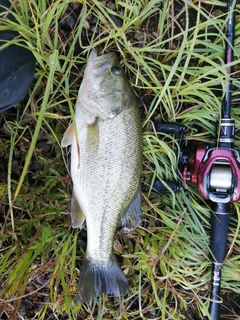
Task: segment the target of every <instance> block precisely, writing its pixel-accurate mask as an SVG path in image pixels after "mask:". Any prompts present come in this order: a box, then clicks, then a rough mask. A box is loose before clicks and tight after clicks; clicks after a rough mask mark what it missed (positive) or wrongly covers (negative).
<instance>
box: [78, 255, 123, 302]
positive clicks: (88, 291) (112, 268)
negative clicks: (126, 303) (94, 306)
mask: <svg viewBox="0 0 240 320" xmlns="http://www.w3.org/2000/svg"><path fill="white" fill-rule="evenodd" d="M127 289H128V283H127V279H126V277H125V275H124V274H123V272H122V270H121V269H120V268H119V266H118V264H117V261H116V258H115V257H113V259H111V260H109V261H95V260H91V259H88V258H86V257H85V258H84V260H83V263H82V269H81V273H80V277H79V280H78V290H77V295H76V302H77V304H83V303H87V304H89V303H90V302H91V301H92V300H93V299H95V298H97V297H98V296H99V295H100V294H101V293H107V294H110V295H113V296H115V297H119V296H122V295H124V294H125V293H126V291H127Z"/></svg>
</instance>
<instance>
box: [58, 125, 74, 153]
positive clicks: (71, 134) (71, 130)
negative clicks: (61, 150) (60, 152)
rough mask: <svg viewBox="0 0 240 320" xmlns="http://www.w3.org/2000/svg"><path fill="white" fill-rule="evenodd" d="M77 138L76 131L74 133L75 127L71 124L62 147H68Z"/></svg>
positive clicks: (63, 139) (65, 133)
mask: <svg viewBox="0 0 240 320" xmlns="http://www.w3.org/2000/svg"><path fill="white" fill-rule="evenodd" d="M74 137H75V131H74V125H73V123H71V124H70V126H69V127H68V128H67V130H66V131H65V132H64V135H63V138H62V141H61V146H62V147H68V146H70V145H71V144H72V142H73V139H74Z"/></svg>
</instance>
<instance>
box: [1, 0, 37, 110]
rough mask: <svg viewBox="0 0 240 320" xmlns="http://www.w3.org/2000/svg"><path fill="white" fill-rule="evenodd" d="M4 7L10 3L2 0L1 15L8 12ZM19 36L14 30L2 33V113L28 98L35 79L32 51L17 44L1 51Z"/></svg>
mask: <svg viewBox="0 0 240 320" xmlns="http://www.w3.org/2000/svg"><path fill="white" fill-rule="evenodd" d="M3 6H4V7H8V8H9V7H10V2H9V1H8V0H0V13H1V12H4V11H6V10H5V9H4V8H3ZM8 18H9V19H11V20H15V19H14V17H13V15H8ZM0 19H2V16H1V17H0ZM17 36H18V33H17V32H15V31H12V30H4V31H0V112H3V111H5V110H7V109H9V108H11V107H12V106H14V105H15V104H17V103H18V102H20V101H21V100H22V99H23V98H24V97H25V96H26V94H27V92H28V90H29V87H30V85H31V83H32V81H33V77H34V72H35V58H34V56H33V54H32V53H31V51H29V50H28V49H26V48H23V47H21V46H20V45H15V44H11V45H9V46H7V47H6V48H4V49H3V50H1V46H2V45H4V44H6V41H12V40H13V39H14V38H15V37H17Z"/></svg>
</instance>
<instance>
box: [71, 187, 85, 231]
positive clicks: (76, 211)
mask: <svg viewBox="0 0 240 320" xmlns="http://www.w3.org/2000/svg"><path fill="white" fill-rule="evenodd" d="M70 215H71V222H72V227H73V228H81V226H82V224H83V223H84V221H85V214H84V213H83V211H82V209H81V207H80V205H79V203H78V201H77V199H76V198H75V196H74V193H73V194H72V199H71V211H70Z"/></svg>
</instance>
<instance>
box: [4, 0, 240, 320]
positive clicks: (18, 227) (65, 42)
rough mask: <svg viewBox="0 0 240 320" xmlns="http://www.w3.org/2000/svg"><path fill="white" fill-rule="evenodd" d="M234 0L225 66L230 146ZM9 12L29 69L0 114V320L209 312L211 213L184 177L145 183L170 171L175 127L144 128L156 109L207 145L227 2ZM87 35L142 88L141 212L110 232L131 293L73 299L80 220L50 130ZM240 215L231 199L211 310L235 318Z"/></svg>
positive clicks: (25, 4) (52, 5) (55, 131)
mask: <svg viewBox="0 0 240 320" xmlns="http://www.w3.org/2000/svg"><path fill="white" fill-rule="evenodd" d="M239 8H240V5H239V4H238V3H237V7H236V27H235V36H236V39H235V52H234V53H235V60H234V62H233V73H232V78H233V101H232V117H233V118H234V119H235V126H236V133H235V147H236V148H238V149H239V148H240V143H239V130H238V128H239V121H240V116H239V108H238V105H239V100H240V95H239V88H240V83H239V55H240V50H239V43H240V38H239V30H240V23H239ZM14 10H15V12H17V16H18V17H21V18H20V19H19V20H18V23H17V24H11V23H10V22H9V21H7V19H6V20H5V22H4V24H3V27H5V26H7V27H8V28H9V27H10V28H14V29H16V30H17V31H18V32H20V33H21V34H22V35H23V37H24V39H25V45H26V46H28V48H30V50H32V52H33V53H34V55H35V57H36V73H35V78H34V82H33V84H32V86H31V88H30V90H29V94H28V95H27V96H26V98H25V99H24V100H23V101H21V102H20V103H19V104H18V105H17V106H16V107H14V108H12V109H10V110H8V111H6V112H4V113H2V114H1V115H0V169H1V170H0V196H1V201H0V220H1V225H2V228H1V232H0V257H1V260H0V279H1V280H0V298H1V304H0V316H1V319H25V320H28V319H29V320H30V319H60V320H61V319H121V320H122V319H162V320H164V319H188V320H191V319H194V320H197V319H204V318H205V317H207V318H208V319H209V316H208V306H209V292H210V290H211V261H210V257H209V250H210V248H209V238H210V235H211V226H210V216H211V214H212V213H211V210H210V207H209V203H208V202H206V201H203V200H202V199H201V198H200V197H199V194H198V191H197V188H196V187H195V186H192V185H190V184H187V185H185V184H183V185H182V189H181V191H180V192H178V193H173V192H172V193H170V194H164V195H160V194H158V193H157V192H156V191H154V190H153V183H154V180H155V178H156V177H158V178H160V179H162V180H163V181H165V180H174V179H175V180H176V178H177V176H178V169H177V158H176V153H175V151H176V150H177V148H178V144H177V142H178V136H177V135H171V134H166V133H158V134H157V133H156V131H155V127H156V123H157V122H159V121H169V122H173V121H174V122H178V123H181V124H183V125H185V126H186V130H185V140H184V146H185V147H186V150H188V148H187V147H188V146H189V145H190V144H191V143H192V142H193V141H195V142H196V141H197V142H203V143H205V144H209V145H214V144H215V143H216V125H217V122H218V120H219V119H220V117H221V106H222V102H223V101H224V94H225V90H226V76H227V75H226V65H225V63H224V45H225V40H226V39H225V26H226V21H227V19H228V10H227V6H226V3H225V2H223V1H215V2H214V5H212V2H211V1H185V0H184V1H177V0H174V1H170V0H168V1H134V0H133V1H130V0H127V1H122V2H121V1H116V3H115V2H114V1H95V0H93V1H78V2H75V3H66V2H65V1H63V0H58V1H51V0H49V1H46V0H45V1H41V2H40V3H38V2H37V1H36V2H35V1H31V2H29V1H26V0H19V1H18V5H17V6H15V7H14ZM0 28H1V26H0ZM93 47H98V50H99V51H100V53H104V52H107V51H114V52H116V53H117V55H118V57H119V59H120V61H121V64H122V66H123V68H124V71H125V73H126V74H127V76H128V78H129V80H130V83H131V85H132V87H133V89H134V91H135V94H136V96H137V98H138V99H139V107H140V111H141V115H142V127H143V143H144V147H143V156H144V158H143V171H142V210H143V221H142V223H141V225H140V226H139V227H138V228H137V229H136V230H134V231H131V232H130V233H127V234H126V233H124V232H122V231H121V230H118V231H117V233H116V239H115V245H114V250H115V252H116V254H117V257H118V260H119V264H120V265H121V266H122V269H123V271H124V273H125V275H126V277H127V279H128V281H129V286H130V290H129V292H128V294H127V295H126V296H124V297H122V298H119V299H118V298H113V297H108V296H106V295H102V296H101V297H100V298H99V299H97V300H96V301H94V302H93V303H92V304H91V305H89V306H87V305H83V306H77V305H76V303H75V300H74V297H75V292H76V287H77V278H78V275H79V272H80V266H81V261H82V258H83V254H84V251H85V248H86V238H87V232H86V227H84V228H83V229H82V230H73V229H72V228H71V222H70V218H69V215H68V212H69V203H70V198H71V190H72V183H71V175H70V172H69V158H70V157H69V150H67V151H66V150H63V149H62V147H61V145H60V141H61V138H62V135H63V133H64V131H65V130H66V128H67V126H68V123H69V122H70V120H71V117H72V115H73V112H74V105H75V101H76V97H77V92H78V89H79V85H80V83H81V80H82V77H83V71H84V67H85V65H86V62H87V56H88V54H89V52H90V50H91V49H92V48H93ZM239 221H240V219H239V203H234V204H233V206H232V212H231V220H230V226H229V233H228V245H227V250H226V260H225V263H224V266H223V276H222V298H223V305H222V307H221V314H222V316H221V319H238V318H240V311H239V310H240V306H239V294H240V283H239V279H240V274H239V270H240V259H239V247H240V236H239V234H240V233H239V228H240V222H239Z"/></svg>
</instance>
